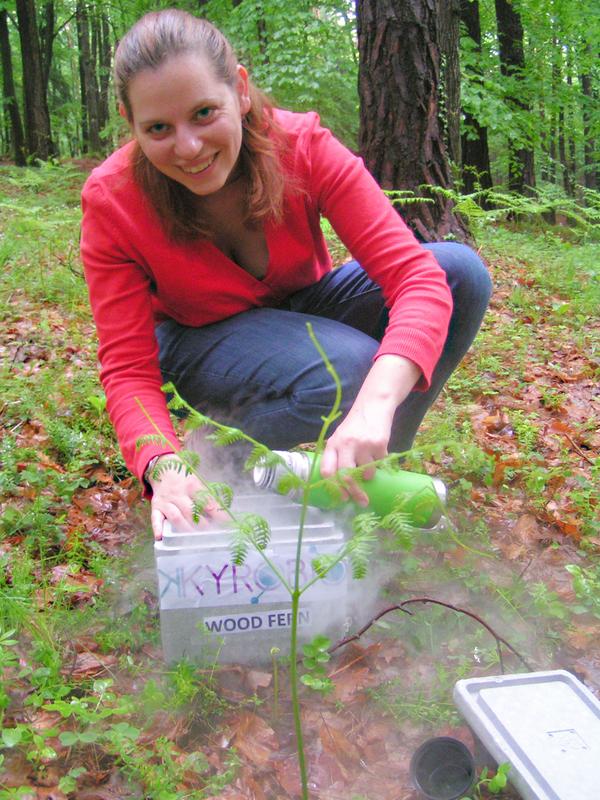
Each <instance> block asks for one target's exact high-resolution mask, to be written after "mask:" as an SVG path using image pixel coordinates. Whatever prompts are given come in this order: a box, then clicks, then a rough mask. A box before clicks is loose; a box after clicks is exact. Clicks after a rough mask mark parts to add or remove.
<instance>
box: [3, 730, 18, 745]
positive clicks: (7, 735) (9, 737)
mask: <svg viewBox="0 0 600 800" xmlns="http://www.w3.org/2000/svg"><path fill="white" fill-rule="evenodd" d="M22 739H23V730H22V728H2V743H3V744H4V747H16V746H17V745H18V744H19V743H20V742H21V740H22Z"/></svg>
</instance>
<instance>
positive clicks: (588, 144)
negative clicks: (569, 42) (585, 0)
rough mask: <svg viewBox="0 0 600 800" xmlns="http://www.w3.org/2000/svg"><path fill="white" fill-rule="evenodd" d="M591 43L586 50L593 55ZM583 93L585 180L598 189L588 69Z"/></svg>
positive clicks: (599, 180) (583, 77) (598, 168)
mask: <svg viewBox="0 0 600 800" xmlns="http://www.w3.org/2000/svg"><path fill="white" fill-rule="evenodd" d="M591 50H592V48H591V45H589V44H588V45H587V47H586V52H587V54H590V55H591ZM579 81H580V83H581V91H582V93H583V109H582V114H583V166H584V176H583V182H584V185H585V186H586V187H587V188H588V189H598V187H599V186H600V175H599V173H600V165H599V164H598V163H597V161H596V159H595V154H596V143H595V141H594V139H593V138H592V135H591V133H592V105H593V102H594V94H593V89H592V76H591V74H590V73H589V72H588V71H587V70H586V71H585V72H584V73H583V74H582V75H580V77H579Z"/></svg>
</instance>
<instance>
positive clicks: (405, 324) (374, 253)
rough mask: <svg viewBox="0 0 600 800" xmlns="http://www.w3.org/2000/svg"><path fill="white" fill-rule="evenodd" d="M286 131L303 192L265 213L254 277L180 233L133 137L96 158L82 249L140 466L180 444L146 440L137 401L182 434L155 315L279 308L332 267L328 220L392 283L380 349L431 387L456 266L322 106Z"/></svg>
mask: <svg viewBox="0 0 600 800" xmlns="http://www.w3.org/2000/svg"><path fill="white" fill-rule="evenodd" d="M275 116H276V120H277V122H278V123H279V124H280V126H281V127H282V128H283V129H284V130H285V131H286V133H287V136H288V139H289V145H290V147H289V151H288V152H287V153H286V158H285V169H286V170H288V171H290V172H291V173H293V175H294V177H295V180H296V182H297V183H299V184H300V185H301V186H302V187H303V189H304V191H302V192H296V193H289V194H286V196H285V200H284V216H283V219H282V221H281V222H280V223H279V224H275V223H273V222H270V223H269V222H268V223H266V224H265V237H266V241H267V246H268V249H269V265H268V269H267V273H266V275H265V277H264V279H263V280H259V279H257V278H255V277H253V276H252V275H251V274H250V273H248V272H246V271H245V270H244V269H243V268H241V267H239V266H238V265H237V264H235V263H234V262H233V261H232V260H230V259H229V258H228V257H227V256H225V255H224V254H223V253H222V252H221V251H220V250H218V249H217V247H216V246H215V245H213V244H212V243H211V242H209V241H207V240H205V239H201V240H198V241H196V242H194V243H191V244H174V243H173V242H172V241H170V240H169V239H168V238H167V236H166V235H165V233H164V230H163V228H162V226H161V224H160V221H159V219H158V217H157V215H156V213H155V212H154V210H153V209H152V208H151V206H150V204H149V202H148V200H147V198H146V197H145V195H144V194H143V193H142V191H141V190H140V188H139V187H138V185H137V184H136V183H135V182H134V180H133V175H132V167H131V152H132V148H133V143H129V144H126V145H125V146H124V147H122V148H120V149H119V150H117V151H116V152H115V153H113V154H112V155H111V156H110V157H109V158H107V159H106V161H104V163H102V164H101V165H100V166H99V167H97V168H96V169H94V171H93V172H92V174H91V175H90V177H89V178H88V180H87V181H86V184H85V186H84V189H83V194H82V203H83V223H82V238H81V254H82V258H83V263H84V268H85V275H86V279H87V282H88V288H89V293H90V300H91V305H92V310H93V313H94V318H95V321H96V327H97V330H98V337H99V343H100V344H99V350H98V355H99V359H100V363H101V372H100V377H101V380H102V383H103V386H104V389H105V392H106V396H107V401H108V411H109V414H110V417H111V420H112V422H113V425H114V426H115V429H116V432H117V436H118V439H119V443H120V445H121V449H122V452H123V456H124V458H125V461H126V463H127V466H128V467H129V469H130V470H131V471H132V472H133V473H134V474H136V475H137V476H138V477H140V478H141V476H142V475H143V472H144V469H145V468H146V465H147V463H148V461H149V460H150V458H152V457H153V456H155V455H159V454H162V453H164V452H167V451H170V449H171V448H169V447H164V446H161V445H158V444H149V445H146V446H144V447H143V448H141V449H139V450H138V449H136V440H137V439H139V438H140V437H142V436H145V435H148V434H152V433H155V432H156V431H155V430H154V428H153V426H152V424H151V423H150V422H149V421H148V419H147V417H146V415H145V414H144V412H143V411H142V409H141V408H140V405H139V404H138V403H137V402H136V400H135V398H138V399H139V401H140V403H141V404H142V405H143V407H144V409H145V411H146V413H147V414H148V415H149V416H150V417H151V419H152V420H153V421H154V423H155V424H156V425H157V426H158V428H159V429H160V430H161V431H162V433H164V434H165V435H166V436H167V437H168V438H169V439H170V440H171V441H173V442H174V443H175V442H176V436H175V433H174V431H173V428H172V426H171V422H170V418H169V412H168V410H167V408H166V403H165V398H164V395H163V393H162V392H161V389H160V387H161V384H162V379H161V374H160V368H159V362H158V346H157V342H156V338H155V335H154V326H155V324H156V323H157V322H159V321H161V320H164V319H166V318H172V319H174V320H176V321H177V322H179V323H181V324H183V325H189V326H202V325H207V324H209V323H211V322H216V321H217V320H221V319H225V318H227V317H230V316H232V315H234V314H239V313H240V312H242V311H246V310H248V309H250V308H256V307H262V306H277V305H278V304H279V303H280V302H281V301H282V300H283V299H284V298H285V297H287V296H288V295H290V294H291V293H293V292H295V291H297V290H299V289H302V288H304V287H305V286H308V285H310V284H312V283H314V282H315V281H317V280H318V279H319V278H320V277H321V276H323V275H324V274H325V273H326V272H328V271H329V270H330V269H331V257H330V255H329V253H328V251H327V246H326V244H325V240H324V238H323V235H322V233H321V228H320V217H321V215H322V216H324V217H326V218H327V219H328V220H329V222H330V223H331V225H332V226H333V228H334V230H335V231H336V233H337V234H338V236H339V237H340V239H341V240H342V242H343V243H344V244H345V245H346V247H347V248H348V250H349V251H350V253H351V254H352V256H353V258H355V259H356V260H357V261H358V262H359V263H360V264H361V265H362V266H363V267H364V269H365V270H366V271H367V273H368V274H369V275H370V276H371V278H373V280H375V281H376V282H377V283H378V284H379V285H380V286H381V288H382V290H383V293H384V296H385V299H386V304H387V305H388V307H389V309H390V320H389V324H388V327H387V330H386V332H385V335H384V337H383V340H382V342H381V345H380V347H379V350H378V352H377V354H376V357H377V356H380V355H382V354H384V353H394V354H397V355H401V356H405V357H406V358H409V359H410V360H411V361H414V362H415V363H416V364H417V365H418V366H419V367H420V368H421V370H422V373H423V378H422V379H421V381H420V383H419V386H418V388H419V389H426V388H427V386H428V385H429V381H430V378H431V373H432V371H433V369H434V367H435V364H436V362H437V360H438V358H439V355H440V353H441V349H442V347H443V344H444V341H445V337H446V333H447V327H448V321H449V318H450V313H451V309H452V298H451V295H450V291H449V289H448V287H447V284H446V279H445V275H444V272H443V271H442V269H441V268H440V267H439V265H438V264H437V262H436V261H435V259H434V257H433V256H432V255H431V253H429V252H428V251H427V250H424V249H423V248H422V247H421V246H420V245H419V243H418V242H417V241H416V240H415V238H414V236H413V235H412V233H411V232H410V231H409V230H408V228H407V227H406V225H405V224H404V223H403V222H402V220H401V219H400V217H399V216H398V214H397V212H396V211H395V210H394V208H393V207H392V205H391V204H390V202H389V201H388V199H387V198H386V197H385V195H384V194H383V193H382V192H381V190H380V189H379V187H378V186H377V184H376V182H375V181H374V180H373V178H372V177H371V175H370V174H369V173H368V171H367V170H366V169H365V167H364V164H363V162H362V160H361V159H360V158H357V157H356V156H354V155H353V154H352V153H350V151H349V150H347V149H346V148H345V147H344V146H343V145H342V144H341V143H340V142H338V141H337V140H336V139H335V138H334V137H333V136H332V134H331V133H330V132H329V131H328V130H327V129H325V128H323V127H321V125H320V124H319V118H318V116H317V115H316V114H314V113H308V114H294V113H291V112H287V111H276V112H275Z"/></svg>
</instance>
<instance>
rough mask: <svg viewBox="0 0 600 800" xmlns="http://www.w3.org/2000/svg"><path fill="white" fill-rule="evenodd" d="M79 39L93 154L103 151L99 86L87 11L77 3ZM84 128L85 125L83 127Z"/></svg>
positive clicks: (83, 88)
mask: <svg viewBox="0 0 600 800" xmlns="http://www.w3.org/2000/svg"><path fill="white" fill-rule="evenodd" d="M76 14H77V38H78V40H79V74H80V76H81V80H82V91H81V97H82V103H83V108H82V116H83V117H85V119H86V120H87V141H86V142H85V144H86V145H87V147H86V149H87V150H88V151H91V152H93V153H99V152H100V151H101V150H102V141H101V140H100V125H99V117H98V84H97V82H96V74H95V70H94V65H93V63H92V57H91V50H90V31H89V20H88V14H87V9H86V7H85V5H84V4H83V2H78V3H77V11H76ZM82 128H83V125H82Z"/></svg>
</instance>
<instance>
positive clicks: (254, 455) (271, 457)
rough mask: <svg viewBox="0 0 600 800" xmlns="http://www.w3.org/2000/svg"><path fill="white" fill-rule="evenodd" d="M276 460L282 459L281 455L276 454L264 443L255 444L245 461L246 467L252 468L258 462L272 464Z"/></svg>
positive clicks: (266, 464) (247, 468) (246, 468)
mask: <svg viewBox="0 0 600 800" xmlns="http://www.w3.org/2000/svg"><path fill="white" fill-rule="evenodd" d="M276 461H281V456H277V455H275V453H273V452H272V451H271V450H269V448H268V447H266V446H265V445H264V444H258V443H257V444H255V445H254V446H253V448H252V451H251V453H250V455H249V456H248V458H247V459H246V461H245V462H244V469H245V470H248V471H249V470H251V469H254V467H255V466H256V465H257V464H264V465H265V466H270V465H271V463H276Z"/></svg>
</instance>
